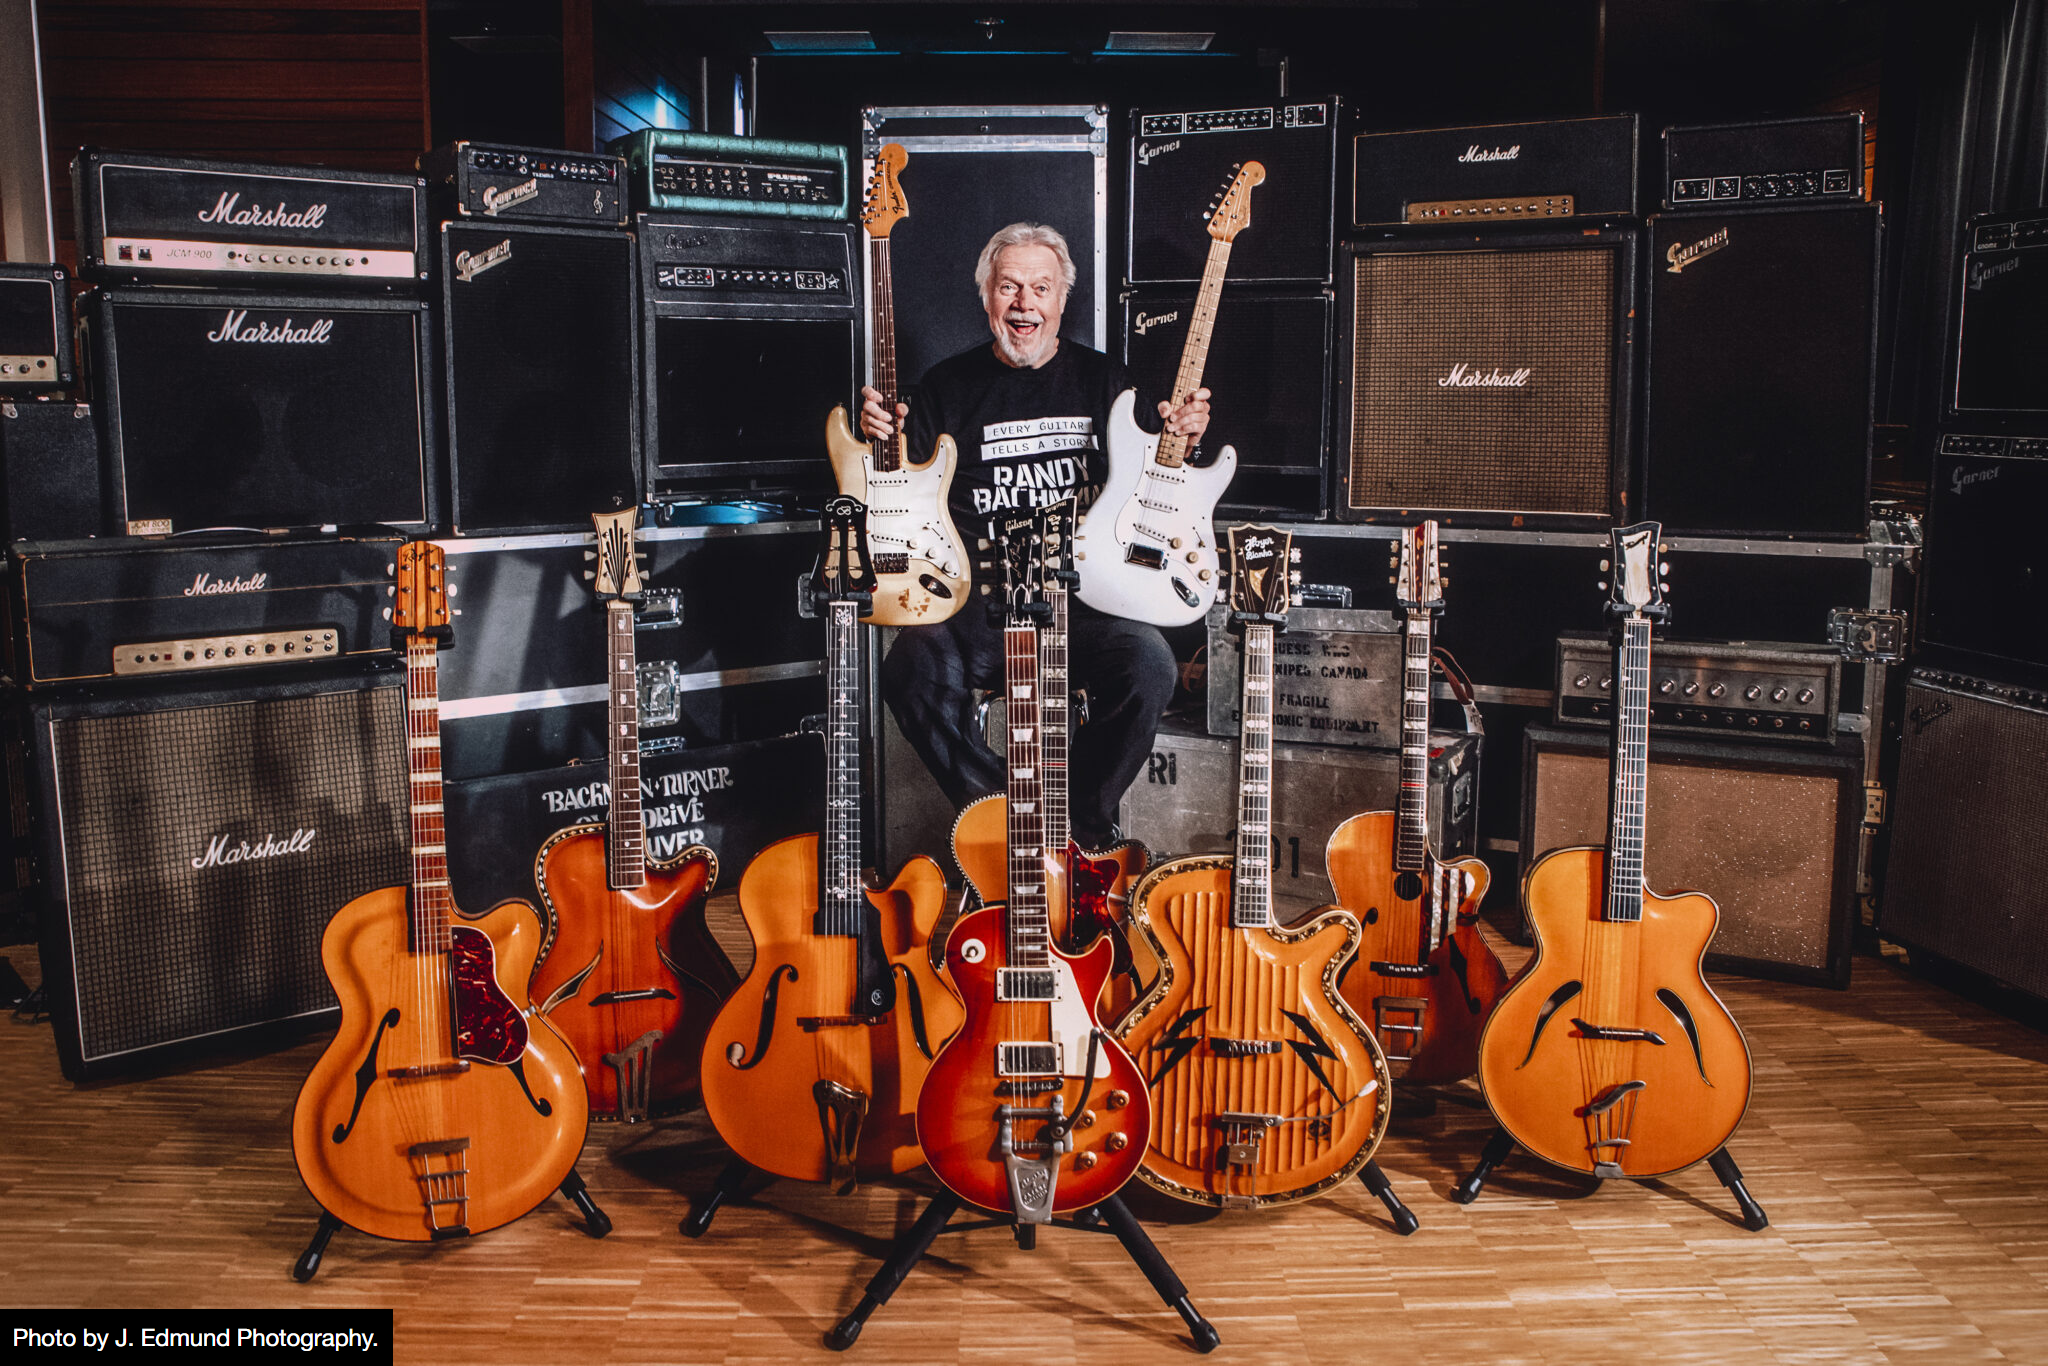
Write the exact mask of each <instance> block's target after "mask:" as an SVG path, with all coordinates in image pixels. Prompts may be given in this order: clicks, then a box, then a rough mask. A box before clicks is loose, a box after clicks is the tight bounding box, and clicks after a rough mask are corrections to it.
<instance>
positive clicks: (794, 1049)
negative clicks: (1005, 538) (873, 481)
mask: <svg viewBox="0 0 2048 1366" xmlns="http://www.w3.org/2000/svg"><path fill="white" fill-rule="evenodd" d="M861 516H862V514H861V508H860V504H859V503H858V502H857V501H856V500H854V499H851V498H835V499H833V500H832V501H831V502H830V503H828V504H827V506H826V520H827V523H828V526H829V532H828V535H829V536H830V538H831V539H830V541H829V543H828V547H827V550H826V553H825V554H824V555H823V556H821V557H820V559H819V566H820V576H819V580H818V583H817V586H816V590H815V591H816V592H817V593H818V595H819V600H820V610H821V612H822V614H823V615H824V616H825V617H826V618H827V622H828V628H829V629H828V635H827V642H826V677H827V685H826V687H827V705H828V710H827V713H826V718H827V723H826V734H825V750H826V799H825V833H824V836H823V838H822V839H821V838H820V837H819V836H817V835H797V836H794V837H792V838H789V839H785V840H781V841H779V842H777V843H775V844H772V845H770V846H769V847H768V848H766V849H764V850H762V851H761V853H760V854H759V855H757V856H756V857H755V859H754V861H753V862H752V863H751V864H749V865H748V867H747V871H746V874H745V875H744V876H743V877H742V878H741V879H740V914H741V916H742V917H743V918H744V919H745V921H746V925H747V931H748V933H749V934H750V935H751V936H752V937H753V941H754V965H753V968H752V970H751V971H750V972H749V973H748V974H747V978H746V980H745V981H743V982H742V983H741V984H740V986H739V988H738V989H737V990H736V991H734V992H733V994H732V996H731V997H730V999H728V1000H727V1002H726V1004H725V1007H724V1009H722V1010H721V1011H720V1012H719V1014H718V1018H717V1020H716V1022H715V1023H714V1024H713V1026H712V1029H711V1032H710V1035H709V1037H708V1039H707V1041H706V1043H705V1047H704V1063H703V1081H704V1108H705V1110H706V1111H707V1112H708V1113H709V1114H710V1116H711V1122H712V1123H713V1125H715V1126H716V1127H717V1129H718V1133H719V1136H720V1137H721V1138H723V1139H724V1140H725V1141H726V1143H727V1145H728V1146H730V1147H731V1148H732V1150H733V1151H734V1152H735V1153H736V1154H738V1155H739V1156H740V1157H741V1158H743V1159H745V1160H746V1161H747V1162H749V1163H751V1164H752V1165H753V1166H756V1167H759V1168H761V1169H762V1170H763V1171H769V1172H773V1173H775V1174H776V1175H778V1176H787V1177H792V1178H795V1179H798V1180H804V1181H826V1180H830V1181H832V1182H833V1183H834V1184H835V1185H836V1186H837V1187H838V1188H839V1189H841V1190H846V1189H849V1188H851V1186H852V1185H853V1183H854V1181H855V1179H856V1178H857V1177H859V1176H862V1175H875V1174H883V1173H890V1172H904V1171H909V1170H911V1169H912V1168H914V1167H917V1166H919V1165H920V1164H922V1162H923V1161H924V1157H923V1154H922V1153H921V1152H920V1151H919V1149H918V1145H917V1134H916V1124H915V1121H914V1119H913V1114H912V1112H913V1107H914V1106H915V1104H916V1101H917V1094H918V1087H919V1085H920V1084H921V1083H922V1082H923V1081H924V1078H925V1072H926V1069H927V1068H928V1067H929V1066H930V1063H931V1059H932V1057H933V1056H934V1054H935V1053H936V1052H937V1049H938V1046H939V1045H940V1044H941V1043H943V1042H944V1041H945V1040H946V1038H947V1037H948V1036H949V1035H951V1034H952V1033H953V1031H954V1030H955V1029H957V1028H958V1027H959V1024H960V1019H961V1010H960V1003H959V1001H958V1000H957V999H956V998H955V997H954V995H953V992H952V990H951V988H949V987H948V986H947V985H946V983H945V982H944V981H943V980H941V978H940V977H939V974H938V973H937V971H936V970H934V968H933V966H932V958H931V947H930V945H931V935H932V930H933V928H934V927H935V926H936V925H937V923H938V920H939V917H940V915H941V914H942V913H943V912H944V910H945V904H946V882H945V876H944V874H942V873H941V872H940V871H939V866H938V864H936V863H935V862H933V861H932V860H931V859H929V858H923V857H919V858H914V859H912V860H911V861H910V862H909V863H907V864H905V865H904V867H903V869H902V871H901V872H899V873H898V874H897V875H896V879H895V881H894V882H892V883H890V884H889V885H888V886H887V887H881V886H878V885H877V884H878V880H877V879H876V878H875V877H874V875H873V874H872V873H871V872H870V871H868V870H867V869H865V868H864V867H863V865H862V861H861V835H860V809H861V786H862V785H861V765H860V677H861V674H860V629H861V627H860V614H861V612H862V611H863V610H864V609H865V607H866V604H867V602H868V601H869V598H870V596H871V594H872V591H873V585H874V578H873V575H872V572H871V571H870V570H869V569H868V567H867V553H866V541H865V537H864V535H863V534H862V520H861Z"/></svg>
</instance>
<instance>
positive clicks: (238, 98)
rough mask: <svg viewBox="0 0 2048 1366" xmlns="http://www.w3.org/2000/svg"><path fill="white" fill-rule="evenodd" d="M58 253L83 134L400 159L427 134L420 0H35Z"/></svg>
mask: <svg viewBox="0 0 2048 1366" xmlns="http://www.w3.org/2000/svg"><path fill="white" fill-rule="evenodd" d="M38 13H39V16H40V22H41V26H42V52H43V99H44V118H45V120H46V122H47V124H48V133H49V148H50V162H51V165H50V196H51V200H52V204H51V208H52V211H53V216H54V218H55V220H56V223H55V227H56V235H57V255H58V259H59V260H61V261H64V262H66V263H71V264H75V262H76V254H75V252H74V251H73V248H72V226H71V217H72V205H71V157H72V154H73V153H74V152H76V151H77V150H78V149H79V148H80V147H81V146H87V145H91V146H98V147H110V148H121V149H124V150H135V151H160V152H189V153H192V154H195V155H202V156H221V157H235V158H246V159H248V160H253V161H276V162H286V163H294V162H296V163H308V164H313V165H327V166H347V167H354V168H359V169H364V170H383V171H409V170H411V169H412V165H413V158H414V157H416V156H418V155H419V153H420V152H421V151H423V150H425V148H426V147H427V129H428V122H427V60H426V0H287V3H282V4H270V5H256V4H250V3H246V0H149V2H148V3H120V2H119V0H42V3H41V5H40V7H39V10H38Z"/></svg>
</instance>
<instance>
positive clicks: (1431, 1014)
mask: <svg viewBox="0 0 2048 1366" xmlns="http://www.w3.org/2000/svg"><path fill="white" fill-rule="evenodd" d="M1396 545H1397V551H1396V555H1395V563H1396V578H1397V580H1398V586H1397V587H1396V589H1395V594H1394V596H1395V599H1396V600H1397V601H1398V602H1399V603H1400V605H1401V609H1402V611H1403V612H1404V613H1405V615H1406V621H1405V624H1404V626H1403V628H1402V633H1401V641H1402V671H1401V785H1400V789H1399V795H1398V796H1397V797H1396V798H1395V800H1394V809H1393V810H1392V811H1367V812H1362V813H1360V814H1359V815H1356V816H1353V817H1351V818H1350V819H1349V820H1347V821H1345V822H1344V823H1343V824H1342V825H1340V826H1338V827H1337V828H1336V829H1335V830H1333V831H1331V832H1330V842H1329V845H1328V847H1327V848H1326V849H1325V850H1324V854H1323V866H1324V867H1325V868H1327V869H1329V872H1330V883H1331V885H1332V886H1333V887H1334V888H1335V889H1336V892H1337V904H1338V905H1340V906H1342V907H1343V908H1344V909H1345V910H1347V911H1350V912H1351V913H1352V914H1353V915H1356V916H1357V917H1358V919H1359V923H1360V924H1361V925H1362V926H1363V927H1364V929H1365V939H1364V942H1363V943H1362V944H1361V945H1360V946H1359V950H1358V957H1357V958H1356V959H1354V960H1353V961H1352V963H1351V966H1350V968H1349V969H1348V970H1347V971H1346V973H1345V975H1344V983H1343V987H1344V999H1345V1000H1347V1001H1349V1002H1350V1003H1351V1005H1352V1008H1353V1009H1355V1010H1356V1011H1358V1013H1359V1014H1360V1015H1362V1016H1364V1017H1365V1019H1366V1021H1367V1022H1368V1023H1370V1024H1371V1025H1372V1028H1373V1033H1374V1035H1375V1036H1377V1037H1378V1039H1379V1041H1380V1047H1382V1048H1383V1049H1385V1050H1386V1054H1387V1063H1388V1065H1389V1066H1390V1067H1392V1068H1393V1071H1394V1075H1395V1076H1396V1077H1399V1078H1401V1079H1402V1080H1404V1081H1410V1082H1419V1083H1438V1082H1450V1081H1457V1080H1458V1079H1460V1078H1462V1077H1469V1076H1471V1075H1472V1073H1473V1071H1474V1070H1475V1069H1476V1068H1477V1067H1478V1066H1479V1031H1480V1030H1481V1029H1482V1028H1484V1027H1485V1024H1486V1017H1487V1015H1488V1014H1489V1013H1491V1011H1492V1010H1493V1007H1494V1003H1495V1002H1497V1001H1498V1000H1499V999H1500V994H1501V992H1503V991H1505V990H1506V989H1507V981H1508V975H1507V969H1506V968H1504V967H1502V966H1501V961H1500V958H1499V957H1498V956H1497V955H1496V954H1495V953H1494V951H1493V949H1492V948H1491V947H1489V946H1488V945H1487V943H1486V940H1485V939H1484V938H1482V937H1481V935H1480V933H1479V902H1480V899H1481V898H1482V897H1484V896H1485V895H1486V887H1487V882H1488V880H1489V875H1488V873H1487V869H1486V863H1485V861H1484V860H1483V859H1477V858H1461V859H1448V860H1447V859H1439V858H1438V857H1437V856H1436V851H1435V849H1434V847H1433V846H1432V843H1431V840H1430V833H1429V664H1430V650H1431V644H1432V639H1433V636H1434V633H1435V617H1436V614H1437V613H1438V612H1440V611H1441V610H1442V609H1443V602H1444V589H1443V585H1444V579H1443V574H1442V571H1441V564H1440V559H1439V552H1438V548H1437V525H1436V523H1435V522H1424V523H1423V524H1422V525H1420V526H1416V527H1410V528H1408V529H1406V530H1404V531H1403V532H1402V533H1401V539H1400V540H1399V541H1398V542H1397V543H1396Z"/></svg>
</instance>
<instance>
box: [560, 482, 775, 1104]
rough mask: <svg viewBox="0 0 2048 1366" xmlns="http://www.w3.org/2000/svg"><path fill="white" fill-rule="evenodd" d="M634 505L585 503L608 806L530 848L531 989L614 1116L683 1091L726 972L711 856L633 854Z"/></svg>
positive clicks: (636, 796)
mask: <svg viewBox="0 0 2048 1366" xmlns="http://www.w3.org/2000/svg"><path fill="white" fill-rule="evenodd" d="M639 515H640V510H639V509H638V508H627V509H626V510H625V511H623V512H600V513H595V514H593V518H594V521H595V523H596V532H597V548H596V549H595V550H593V551H590V552H588V553H590V554H592V555H594V556H595V557H596V567H595V568H593V569H590V570H586V571H585V573H586V574H587V575H589V576H590V577H591V578H592V580H593V583H594V587H595V590H596V593H597V597H598V599H599V601H601V602H602V603H603V604H604V612H605V641H606V669H605V678H606V682H607V687H606V690H605V719H606V725H605V733H606V735H607V736H608V737H609V749H610V753H609V755H608V759H609V765H610V766H609V769H608V776H609V777H610V779H611V784H610V785H611V811H610V815H609V818H608V819H607V820H606V821H603V822H589V823H585V824H582V825H573V826H570V827H569V828H568V829H566V830H561V831H558V832H556V834H555V835H553V836H552V837H551V838H549V840H548V841H547V843H546V844H543V845H542V846H541V849H540V853H539V855H538V856H536V858H535V859H534V881H535V884H536V885H537V886H538V887H539V889H540V896H541V904H542V906H543V907H544V908H545V909H546V911H547V915H548V928H549V938H548V944H547V946H546V947H545V948H544V949H543V950H542V955H541V963H540V966H539V968H538V969H537V970H536V971H535V973H534V977H533V984H532V992H533V995H534V998H535V999H536V1000H537V1001H538V1002H539V1003H540V1005H539V1009H540V1011H541V1013H542V1014H544V1015H546V1016H547V1017H548V1018H549V1020H551V1021H552V1022H553V1023H554V1025H555V1026H556V1027H557V1028H558V1029H560V1030H561V1031H562V1032H563V1033H564V1034H565V1035H567V1036H568V1038H569V1041H570V1042H571V1043H572V1044H574V1045H575V1046H576V1051H577V1053H578V1055H579V1056H581V1057H582V1058H584V1059H586V1063H585V1067H584V1080H585V1082H586V1083H587V1084H588V1086H589V1090H590V1104H591V1110H592V1113H593V1114H595V1115H597V1116H598V1117H600V1118H604V1119H620V1120H626V1121H633V1120H641V1119H646V1118H647V1117H648V1116H650V1115H659V1114H669V1113H673V1112H674V1111H676V1110H679V1109H681V1108H682V1107H683V1106H684V1105H686V1104H687V1103H689V1102H690V1101H693V1100H695V1099H696V1097H697V1060H698V1058H699V1057H700V1056H701V1055H702V1054H703V1051H704V1035H705V1031H707V1030H708V1029H709V1028H710V1027H711V1019H712V1017H713V1016H714V1015H716V1014H717V1013H718V1004H719V1002H720V1001H723V1000H724V999H725V997H726V995H727V993H729V992H730V991H731V990H732V989H733V987H734V985H735V984H737V982H738V981H739V975H738V974H737V973H735V972H734V971H733V970H732V965H731V964H730V963H729V962H727V961H726V957H725V953H724V951H723V950H722V949H720V948H719V947H718V941H717V940H716V939H714V938H713V937H712V935H711V931H710V929H709V927H707V926H706V925H705V923H704V903H705V900H706V898H707V897H708V896H709V894H710V891H711V887H712V885H713V884H714V883H715V882H717V880H718V858H717V856H716V855H714V854H713V853H712V852H711V851H710V850H709V849H707V848H705V847H704V846H703V845H701V844H699V845H692V846H691V847H690V848H688V849H685V850H683V851H682V852H681V853H679V854H677V855H676V856H675V857H674V858H671V859H666V860H661V859H657V860H653V861H651V862H650V860H649V859H648V857H647V826H646V820H645V818H644V816H643V814H642V810H641V802H640V705H639V701H640V698H639V669H638V655H637V651H636V650H635V648H634V642H633V603H634V602H635V601H636V600H637V599H638V598H639V597H640V596H641V585H640V558H639V556H638V554H637V553H636V551H635V540H634V536H635V529H636V527H637V524H638V521H639Z"/></svg>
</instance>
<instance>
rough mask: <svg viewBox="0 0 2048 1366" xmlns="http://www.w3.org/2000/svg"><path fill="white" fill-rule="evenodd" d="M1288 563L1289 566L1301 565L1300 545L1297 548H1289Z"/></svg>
mask: <svg viewBox="0 0 2048 1366" xmlns="http://www.w3.org/2000/svg"><path fill="white" fill-rule="evenodd" d="M1287 562H1288V563H1289V564H1300V563H1301V547H1300V546H1298V545H1295V546H1289V547H1288V548H1287Z"/></svg>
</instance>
